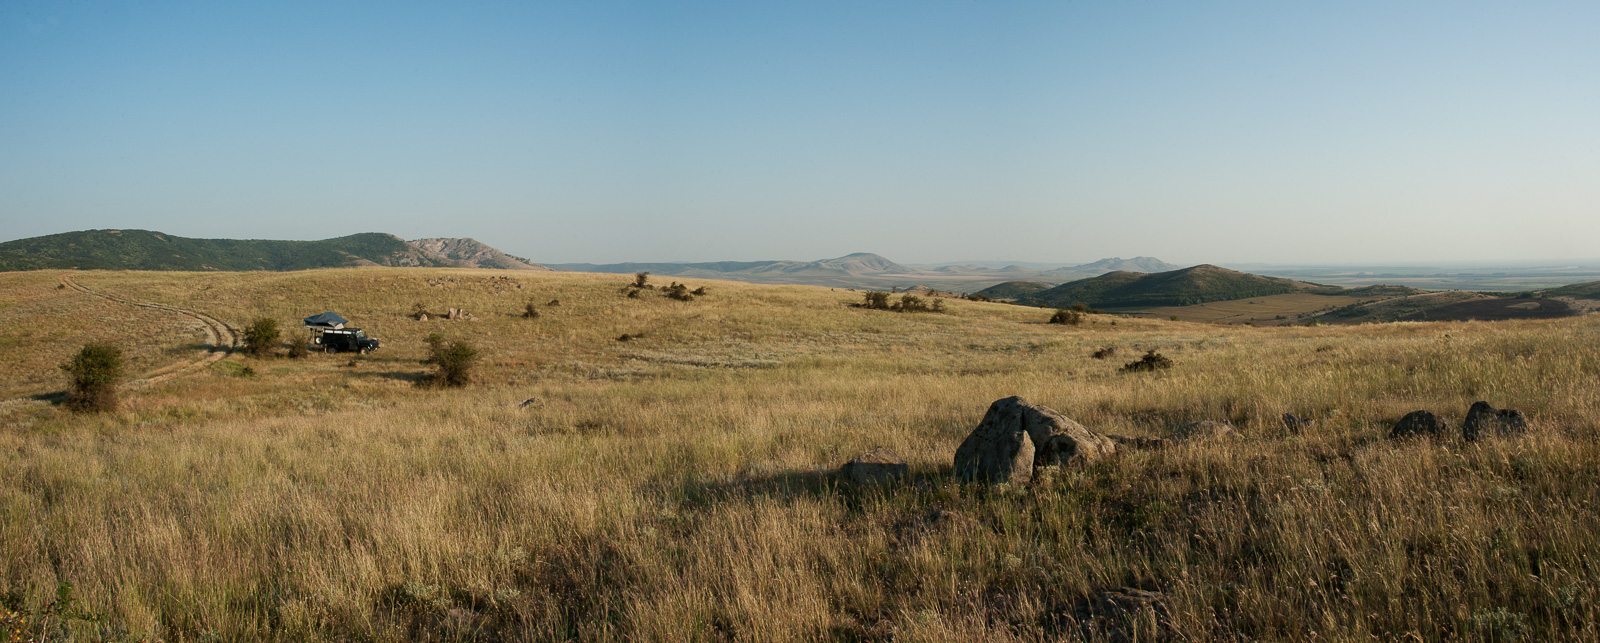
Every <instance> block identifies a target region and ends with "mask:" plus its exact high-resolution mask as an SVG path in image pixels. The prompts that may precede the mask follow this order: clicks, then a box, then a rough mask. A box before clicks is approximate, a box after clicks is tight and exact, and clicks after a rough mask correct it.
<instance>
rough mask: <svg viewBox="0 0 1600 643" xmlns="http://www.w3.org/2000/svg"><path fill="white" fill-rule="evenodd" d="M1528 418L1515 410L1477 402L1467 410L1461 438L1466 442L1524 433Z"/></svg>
mask: <svg viewBox="0 0 1600 643" xmlns="http://www.w3.org/2000/svg"><path fill="white" fill-rule="evenodd" d="M1527 430H1528V416H1526V415H1523V413H1522V411H1518V410H1516V409H1497V408H1494V407H1493V406H1489V403H1488V402H1477V403H1474V404H1473V405H1472V408H1471V409H1468V410H1467V423H1466V424H1465V425H1464V426H1462V427H1461V437H1463V438H1466V439H1467V440H1468V441H1472V440H1479V439H1482V438H1487V437H1490V436H1496V435H1513V434H1517V433H1526V432H1527Z"/></svg>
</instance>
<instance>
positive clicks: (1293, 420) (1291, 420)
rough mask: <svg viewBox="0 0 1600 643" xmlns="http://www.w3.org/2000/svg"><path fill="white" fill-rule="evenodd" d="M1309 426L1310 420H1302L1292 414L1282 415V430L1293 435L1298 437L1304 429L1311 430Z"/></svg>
mask: <svg viewBox="0 0 1600 643" xmlns="http://www.w3.org/2000/svg"><path fill="white" fill-rule="evenodd" d="M1311 424H1312V420H1311V419H1310V418H1303V417H1300V416H1298V415H1295V414H1293V413H1284V414H1283V428H1284V429H1285V430H1287V431H1289V432H1290V433H1293V434H1295V435H1299V434H1300V433H1301V432H1303V431H1305V430H1306V429H1309V428H1311Z"/></svg>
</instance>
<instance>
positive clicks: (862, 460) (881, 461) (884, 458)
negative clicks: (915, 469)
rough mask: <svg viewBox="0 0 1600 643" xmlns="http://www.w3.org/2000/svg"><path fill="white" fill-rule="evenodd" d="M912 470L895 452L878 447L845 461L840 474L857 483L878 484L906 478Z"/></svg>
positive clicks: (840, 468)
mask: <svg viewBox="0 0 1600 643" xmlns="http://www.w3.org/2000/svg"><path fill="white" fill-rule="evenodd" d="M910 470H911V467H910V466H908V465H906V461H905V460H902V459H900V456H899V455H896V454H895V452H893V451H890V450H889V449H886V448H884V447H878V448H876V449H873V450H871V451H868V452H866V453H863V454H861V455H858V456H856V457H855V458H854V459H852V460H850V461H849V462H846V463H844V466H842V467H839V475H840V476H841V477H843V478H844V479H846V480H849V481H851V482H855V483H856V484H876V483H880V482H891V481H893V480H897V479H900V478H904V477H906V474H908V473H909V472H910Z"/></svg>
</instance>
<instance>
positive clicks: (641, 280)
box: [633, 271, 650, 288]
mask: <svg viewBox="0 0 1600 643" xmlns="http://www.w3.org/2000/svg"><path fill="white" fill-rule="evenodd" d="M633 286H634V287H635V288H649V287H650V273H649V272H648V271H647V272H636V273H633Z"/></svg>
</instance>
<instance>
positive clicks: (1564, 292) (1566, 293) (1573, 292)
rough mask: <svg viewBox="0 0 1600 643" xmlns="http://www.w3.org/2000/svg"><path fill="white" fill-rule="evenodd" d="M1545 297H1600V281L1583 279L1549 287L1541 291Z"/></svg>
mask: <svg viewBox="0 0 1600 643" xmlns="http://www.w3.org/2000/svg"><path fill="white" fill-rule="evenodd" d="M1541 294H1543V295H1544V296H1546V297H1577V298H1578V299H1600V281H1585V282H1583V283H1581V284H1571V285H1567V286H1562V287H1560V288H1551V289H1549V290H1546V291H1543V292H1542V293H1541Z"/></svg>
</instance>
